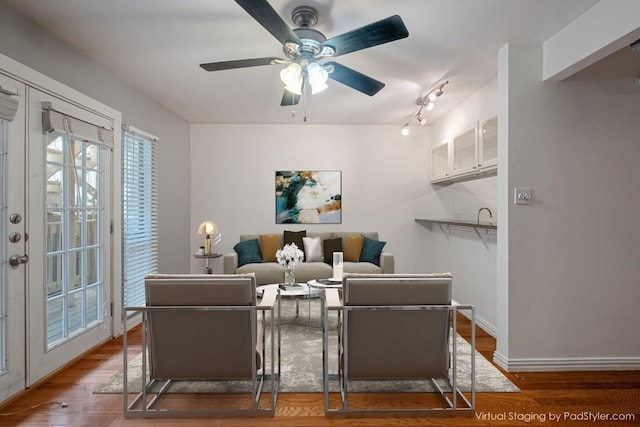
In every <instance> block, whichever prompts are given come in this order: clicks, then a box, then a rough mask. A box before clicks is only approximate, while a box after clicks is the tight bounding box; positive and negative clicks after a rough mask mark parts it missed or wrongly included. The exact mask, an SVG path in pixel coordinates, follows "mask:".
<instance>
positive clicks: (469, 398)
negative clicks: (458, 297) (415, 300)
mask: <svg viewBox="0 0 640 427" xmlns="http://www.w3.org/2000/svg"><path fill="white" fill-rule="evenodd" d="M369 310H387V311H425V310H446V311H448V312H449V317H450V323H451V330H450V333H449V337H448V340H447V341H448V343H447V345H451V350H452V351H451V353H450V354H449V355H448V356H449V357H448V358H449V366H450V368H449V377H448V378H438V379H440V380H444V381H445V382H446V383H447V385H448V386H449V387H450V389H451V390H450V391H446V390H444V389H443V388H442V387H441V386H440V385H439V384H438V382H437V381H436V378H429V380H430V382H431V384H432V385H433V387H434V389H435V392H434V391H425V393H438V394H439V395H440V397H441V398H442V401H443V403H444V405H443V406H441V407H429V408H406V409H398V408H364V409H363V408H350V407H349V387H348V382H349V380H348V363H347V360H348V359H347V358H348V357H349V354H348V352H349V348H348V333H349V328H348V322H349V316H348V313H349V312H351V311H369ZM458 310H465V313H468V314H469V317H470V320H471V343H470V344H471V373H470V375H471V389H470V391H469V392H466V393H465V392H463V391H462V390H460V388H459V387H458V382H457V381H458V378H457V369H456V368H457V362H458V352H457V343H456V336H457V313H458ZM330 312H337V313H338V316H339V318H341V322H338V347H339V346H340V345H341V344H342V345H343V353H342V354H343V358H344V362H343V363H342V364H340V363H339V364H338V372H337V373H330V372H329V339H328V338H329V330H330V327H329V323H330V322H329V313H330ZM341 323H342V325H341ZM322 325H323V334H322V337H323V343H322V345H323V355H322V359H323V383H324V384H323V386H324V409H325V414H326V415H327V416H330V415H337V414H372V413H394V414H398V415H416V414H420V413H433V412H439V411H473V410H474V409H475V405H476V383H475V352H476V345H475V344H476V336H475V306H474V305H470V304H458V303H455V302H452V303H451V304H435V305H367V306H365V305H343V303H342V301H341V300H340V294H339V291H338V290H337V289H327V290H326V291H325V294H324V296H323V298H322ZM416 327H418V325H416ZM336 351H338V350H336ZM330 379H333V380H337V381H338V383H339V393H340V401H341V403H342V408H331V407H330V402H329V396H330V394H332V393H330V392H329V380H330ZM425 379H426V378H425ZM333 393H334V394H335V393H336V392H333ZM459 400H460V401H461V402H462V405H459V404H458V401H459Z"/></svg>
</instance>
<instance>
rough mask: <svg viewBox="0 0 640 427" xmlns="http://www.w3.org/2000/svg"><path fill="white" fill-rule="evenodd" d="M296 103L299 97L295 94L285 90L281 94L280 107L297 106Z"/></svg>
mask: <svg viewBox="0 0 640 427" xmlns="http://www.w3.org/2000/svg"><path fill="white" fill-rule="evenodd" d="M298 102H300V95H296V94H295V93H292V92H289V91H288V90H285V91H284V93H283V94H282V101H281V102H280V106H282V107H286V106H288V105H298Z"/></svg>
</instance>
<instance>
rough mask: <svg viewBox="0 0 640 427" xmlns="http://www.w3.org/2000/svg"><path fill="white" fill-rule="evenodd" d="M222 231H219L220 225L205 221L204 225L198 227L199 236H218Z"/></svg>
mask: <svg viewBox="0 0 640 427" xmlns="http://www.w3.org/2000/svg"><path fill="white" fill-rule="evenodd" d="M218 233H220V230H218V225H217V224H216V223H215V222H213V221H210V220H207V221H203V222H202V224H200V226H199V227H198V234H218Z"/></svg>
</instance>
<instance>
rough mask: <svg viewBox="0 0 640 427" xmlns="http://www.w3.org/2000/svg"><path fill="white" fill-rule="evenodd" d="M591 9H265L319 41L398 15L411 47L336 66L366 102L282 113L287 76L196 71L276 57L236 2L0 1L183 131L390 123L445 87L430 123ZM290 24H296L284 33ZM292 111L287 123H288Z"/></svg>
mask: <svg viewBox="0 0 640 427" xmlns="http://www.w3.org/2000/svg"><path fill="white" fill-rule="evenodd" d="M598 1H599V0H394V1H389V0H340V1H337V0H270V3H271V5H272V6H273V7H274V8H275V9H276V10H277V11H278V12H279V13H280V15H281V16H282V17H283V19H284V20H285V21H286V22H287V23H289V24H291V20H290V15H291V10H293V8H294V7H295V6H299V5H303V4H304V5H312V6H314V7H316V8H317V9H318V11H319V12H320V14H321V17H320V22H319V24H318V25H317V26H316V27H315V28H316V29H317V30H319V31H321V32H322V33H324V34H325V36H327V38H329V37H332V36H335V35H338V34H342V33H344V32H347V31H350V30H352V29H355V28H358V27H361V26H364V25H367V24H369V23H371V22H374V21H377V20H379V19H383V18H386V17H388V16H391V15H395V14H398V15H400V16H401V17H402V19H403V20H404V22H405V25H406V26H407V28H408V30H409V37H408V38H406V39H402V40H398V41H395V42H392V43H388V44H385V45H380V46H376V47H372V48H369V49H365V50H362V51H358V52H353V53H350V54H347V55H344V56H340V57H338V58H336V59H335V60H336V61H337V62H340V63H341V64H343V65H346V66H348V67H351V68H353V69H355V70H357V71H360V72H362V73H364V74H367V75H369V76H371V77H373V78H375V79H377V80H380V81H382V82H384V83H386V87H385V88H384V89H382V90H381V91H380V92H379V93H378V94H377V95H375V96H373V97H369V96H367V95H364V94H362V93H360V92H357V91H355V90H353V89H350V88H348V87H346V86H343V85H341V84H340V83H337V82H334V81H331V80H330V81H329V85H330V87H329V89H327V90H326V91H324V92H322V93H320V94H317V95H313V96H311V97H309V98H308V99H307V100H306V103H305V105H304V106H303V104H302V103H301V104H300V105H299V106H298V107H297V108H292V107H281V106H280V99H281V97H282V91H283V88H282V83H281V82H280V79H279V72H280V70H281V69H282V68H284V66H282V65H271V66H262V67H253V68H245V69H236V70H228V71H217V72H206V71H204V70H203V69H201V68H200V67H199V64H200V63H203V62H216V61H226V60H234V59H247V58H258V57H267V56H276V57H284V56H283V54H282V50H281V45H280V43H279V42H278V41H277V40H276V39H275V38H274V37H273V36H271V35H270V34H269V33H268V32H267V31H266V30H265V29H264V28H263V27H262V26H261V25H259V24H258V23H257V22H256V21H255V20H254V19H253V18H251V17H250V16H249V15H248V14H247V13H246V12H245V11H244V10H243V9H242V8H241V7H240V6H238V5H237V4H236V3H235V2H234V1H233V0H109V1H105V0H5V3H6V4H8V5H10V6H11V7H13V8H15V9H16V10H17V11H18V12H20V13H21V14H23V15H26V16H28V17H30V18H31V19H33V20H35V21H36V22H38V23H39V24H40V25H42V26H43V27H45V28H47V29H48V30H49V31H51V32H52V33H54V34H55V35H57V36H58V37H60V38H61V39H63V40H64V41H65V42H67V43H68V44H70V45H72V46H73V47H75V48H76V49H77V50H79V51H81V52H83V53H85V54H86V55H88V56H89V57H91V58H93V59H94V60H95V61H97V62H99V63H101V64H102V65H104V66H105V67H106V68H109V69H111V70H112V71H113V72H114V73H115V74H117V75H119V76H120V77H121V78H123V79H124V80H126V81H128V82H130V83H131V84H132V85H134V86H136V87H137V88H139V89H140V90H141V91H143V92H145V93H146V94H148V96H150V97H151V98H153V99H155V100H156V101H157V102H158V103H160V104H162V105H164V106H165V107H166V108H168V109H169V110H171V111H173V112H175V113H176V114H178V115H179V116H181V117H183V118H184V119H185V120H187V121H188V122H190V123H300V122H302V117H303V116H304V112H305V110H306V114H307V117H308V121H307V122H308V123H319V124H398V125H401V124H403V123H404V122H406V121H407V120H408V119H409V118H410V117H411V115H412V113H415V111H416V109H417V106H416V104H415V101H416V99H417V98H418V97H419V96H421V95H424V94H425V93H426V92H427V91H428V90H430V89H432V88H433V87H434V86H436V85H437V84H439V83H441V82H442V81H444V80H448V81H449V82H450V83H449V85H447V86H446V87H445V94H444V95H443V96H442V97H440V98H439V99H438V104H437V107H436V108H435V109H434V110H433V111H432V112H430V113H428V117H429V119H430V120H431V121H433V120H435V119H437V117H438V116H439V115H441V114H442V113H444V112H446V111H447V110H448V109H450V108H452V107H453V106H455V105H457V104H458V103H460V102H461V101H462V100H463V99H465V98H466V97H468V96H470V95H471V94H472V93H473V92H475V91H476V90H478V89H479V88H481V87H482V86H484V85H485V84H486V83H488V82H489V81H491V80H492V79H493V78H495V77H496V74H497V65H496V62H497V51H498V49H499V48H500V47H502V46H503V45H504V44H505V43H507V42H512V43H514V42H542V41H544V40H546V39H548V38H549V37H550V36H552V35H553V34H555V33H556V32H558V31H559V30H560V29H562V28H563V27H565V26H566V25H567V24H568V23H570V22H571V21H573V20H574V19H575V18H577V17H578V16H580V15H581V14H582V13H584V12H585V11H586V10H588V9H589V8H591V7H592V6H593V5H594V4H596V3H597V2H598ZM292 26H293V25H292ZM292 110H295V112H296V114H295V117H294V115H293V114H292Z"/></svg>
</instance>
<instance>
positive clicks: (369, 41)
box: [323, 15, 409, 56]
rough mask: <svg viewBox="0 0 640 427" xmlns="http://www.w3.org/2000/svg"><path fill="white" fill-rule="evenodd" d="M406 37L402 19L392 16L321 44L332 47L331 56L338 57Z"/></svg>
mask: <svg viewBox="0 0 640 427" xmlns="http://www.w3.org/2000/svg"><path fill="white" fill-rule="evenodd" d="M408 36H409V31H408V30H407V27H406V26H405V25H404V22H403V21H402V18H400V16H398V15H393V16H390V17H388V18H385V19H381V20H380V21H376V22H373V23H371V24H369V25H365V26H364V27H360V28H358V29H355V30H352V31H349V32H347V33H344V34H340V35H339V36H335V37H331V38H330V39H328V40H326V41H325V42H324V43H323V46H330V47H332V48H333V49H334V50H335V52H336V53H335V55H333V56H340V55H344V54H346V53H351V52H355V51H357V50H362V49H366V48H368V47H372V46H377V45H379V44H384V43H389V42H392V41H394V40H399V39H403V38H405V37H408Z"/></svg>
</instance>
